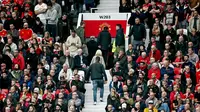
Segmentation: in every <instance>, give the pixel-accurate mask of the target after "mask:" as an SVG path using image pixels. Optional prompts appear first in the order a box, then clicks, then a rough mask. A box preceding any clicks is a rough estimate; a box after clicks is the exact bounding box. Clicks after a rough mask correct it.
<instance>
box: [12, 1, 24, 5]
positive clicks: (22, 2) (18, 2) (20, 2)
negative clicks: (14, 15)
mask: <svg viewBox="0 0 200 112" xmlns="http://www.w3.org/2000/svg"><path fill="white" fill-rule="evenodd" d="M14 2H15V3H17V4H19V5H20V6H22V5H23V4H24V0H14Z"/></svg>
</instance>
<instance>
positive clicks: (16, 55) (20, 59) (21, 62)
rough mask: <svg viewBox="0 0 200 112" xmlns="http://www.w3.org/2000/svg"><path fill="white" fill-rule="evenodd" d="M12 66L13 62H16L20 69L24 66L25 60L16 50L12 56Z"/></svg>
mask: <svg viewBox="0 0 200 112" xmlns="http://www.w3.org/2000/svg"><path fill="white" fill-rule="evenodd" d="M12 62H13V67H14V65H15V64H18V65H19V67H20V70H23V69H24V67H25V61H24V57H23V56H22V55H21V54H19V52H18V50H15V51H14V58H13V61H12Z"/></svg>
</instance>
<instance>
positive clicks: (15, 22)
mask: <svg viewBox="0 0 200 112" xmlns="http://www.w3.org/2000/svg"><path fill="white" fill-rule="evenodd" d="M9 23H10V24H13V25H14V26H15V29H17V30H19V29H21V28H22V20H21V19H19V18H17V19H16V20H14V19H13V18H12V19H11V20H10V21H9Z"/></svg>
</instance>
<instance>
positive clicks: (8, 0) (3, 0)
mask: <svg viewBox="0 0 200 112" xmlns="http://www.w3.org/2000/svg"><path fill="white" fill-rule="evenodd" d="M10 1H11V0H2V5H9V4H10Z"/></svg>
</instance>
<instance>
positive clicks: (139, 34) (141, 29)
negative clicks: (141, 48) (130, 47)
mask: <svg viewBox="0 0 200 112" xmlns="http://www.w3.org/2000/svg"><path fill="white" fill-rule="evenodd" d="M132 35H133V37H134V40H137V41H141V40H142V39H143V38H146V29H145V26H144V24H135V25H133V27H132V28H131V31H130V33H129V35H128V36H129V37H131V36H132Z"/></svg>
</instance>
